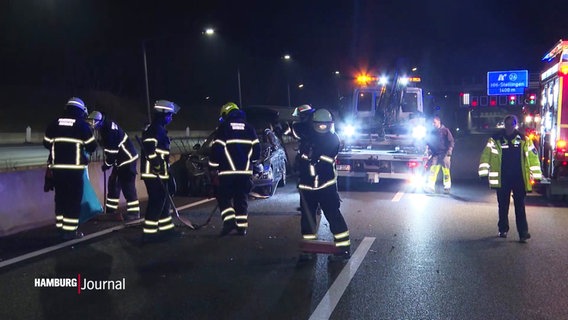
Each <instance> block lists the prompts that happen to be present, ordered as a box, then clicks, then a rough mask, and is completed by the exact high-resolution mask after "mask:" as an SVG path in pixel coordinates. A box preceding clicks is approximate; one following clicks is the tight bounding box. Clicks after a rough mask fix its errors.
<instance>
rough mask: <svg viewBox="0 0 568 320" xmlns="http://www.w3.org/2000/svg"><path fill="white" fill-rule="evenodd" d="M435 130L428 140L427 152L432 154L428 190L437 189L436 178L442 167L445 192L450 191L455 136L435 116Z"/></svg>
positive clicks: (433, 122) (429, 161) (433, 123)
mask: <svg viewBox="0 0 568 320" xmlns="http://www.w3.org/2000/svg"><path fill="white" fill-rule="evenodd" d="M432 125H433V126H434V130H433V131H432V132H431V134H430V136H429V138H428V141H427V151H426V152H427V153H428V155H429V156H430V158H429V159H428V167H429V168H430V175H429V177H428V182H427V184H426V191H427V192H434V191H435V190H436V180H438V174H439V173H440V168H441V169H442V175H443V182H444V193H450V188H451V187H452V178H451V176H450V164H451V156H452V152H453V150H454V136H453V135H452V132H451V131H450V129H448V128H446V127H445V126H444V125H443V124H442V122H441V120H440V117H438V116H435V117H434V119H433V120H432Z"/></svg>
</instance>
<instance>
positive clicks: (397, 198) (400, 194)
mask: <svg viewBox="0 0 568 320" xmlns="http://www.w3.org/2000/svg"><path fill="white" fill-rule="evenodd" d="M403 196H404V192H402V191H399V192H397V193H396V194H395V195H394V197H393V198H392V200H391V201H392V202H399V201H400V199H402V197H403Z"/></svg>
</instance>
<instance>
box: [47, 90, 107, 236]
mask: <svg viewBox="0 0 568 320" xmlns="http://www.w3.org/2000/svg"><path fill="white" fill-rule="evenodd" d="M87 114H88V112H87V107H86V106H85V103H84V102H83V100H81V99H79V98H75V97H73V98H71V99H69V101H67V105H66V106H65V111H64V113H63V115H62V116H61V117H59V118H57V119H55V120H54V121H53V122H51V123H50V124H49V125H48V126H47V129H46V130H45V136H44V138H43V145H44V147H45V148H47V149H49V160H48V161H49V163H48V167H49V168H50V169H51V170H52V172H53V180H54V183H55V215H56V223H55V226H56V227H57V228H58V229H60V230H61V232H62V236H63V239H64V240H70V239H76V238H81V237H83V233H81V232H80V231H79V230H78V228H79V214H80V210H81V199H82V197H83V174H84V171H85V170H86V168H87V165H88V163H89V158H88V157H89V154H91V153H93V152H94V151H95V150H96V149H97V142H96V141H95V137H94V135H93V131H92V130H91V127H90V126H89V124H88V123H87V121H86V120H85V118H86V117H87Z"/></svg>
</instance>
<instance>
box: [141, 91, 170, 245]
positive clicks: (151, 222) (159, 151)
mask: <svg viewBox="0 0 568 320" xmlns="http://www.w3.org/2000/svg"><path fill="white" fill-rule="evenodd" d="M178 111H179V106H178V105H177V104H175V103H173V102H171V101H168V100H158V101H156V103H155V104H154V115H153V118H152V122H151V123H150V125H149V126H148V127H146V129H145V130H144V131H143V132H142V144H143V150H142V152H143V154H144V157H142V158H141V160H140V161H141V166H140V171H141V176H142V180H144V184H145V185H146V190H147V191H148V206H147V208H146V214H145V217H144V228H143V232H144V236H143V241H144V242H152V241H155V240H158V239H160V238H162V237H161V236H173V235H175V234H176V232H175V230H174V227H175V226H174V223H173V221H172V216H171V215H170V203H169V201H168V199H167V197H168V194H167V192H169V189H168V184H169V183H168V181H169V179H170V175H169V158H170V138H169V137H168V131H167V130H166V126H167V125H168V124H169V123H170V122H171V121H172V117H173V115H174V114H176V113H177V112H178ZM160 180H161V181H160Z"/></svg>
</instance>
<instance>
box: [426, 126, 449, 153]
mask: <svg viewBox="0 0 568 320" xmlns="http://www.w3.org/2000/svg"><path fill="white" fill-rule="evenodd" d="M454 144H455V142H454V136H453V135H452V132H451V131H450V129H448V128H446V127H445V126H444V125H442V126H441V127H440V128H437V129H434V130H433V131H432V132H431V133H430V136H429V137H428V140H427V145H428V148H429V149H430V152H432V155H434V156H451V155H452V152H453V150H454Z"/></svg>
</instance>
